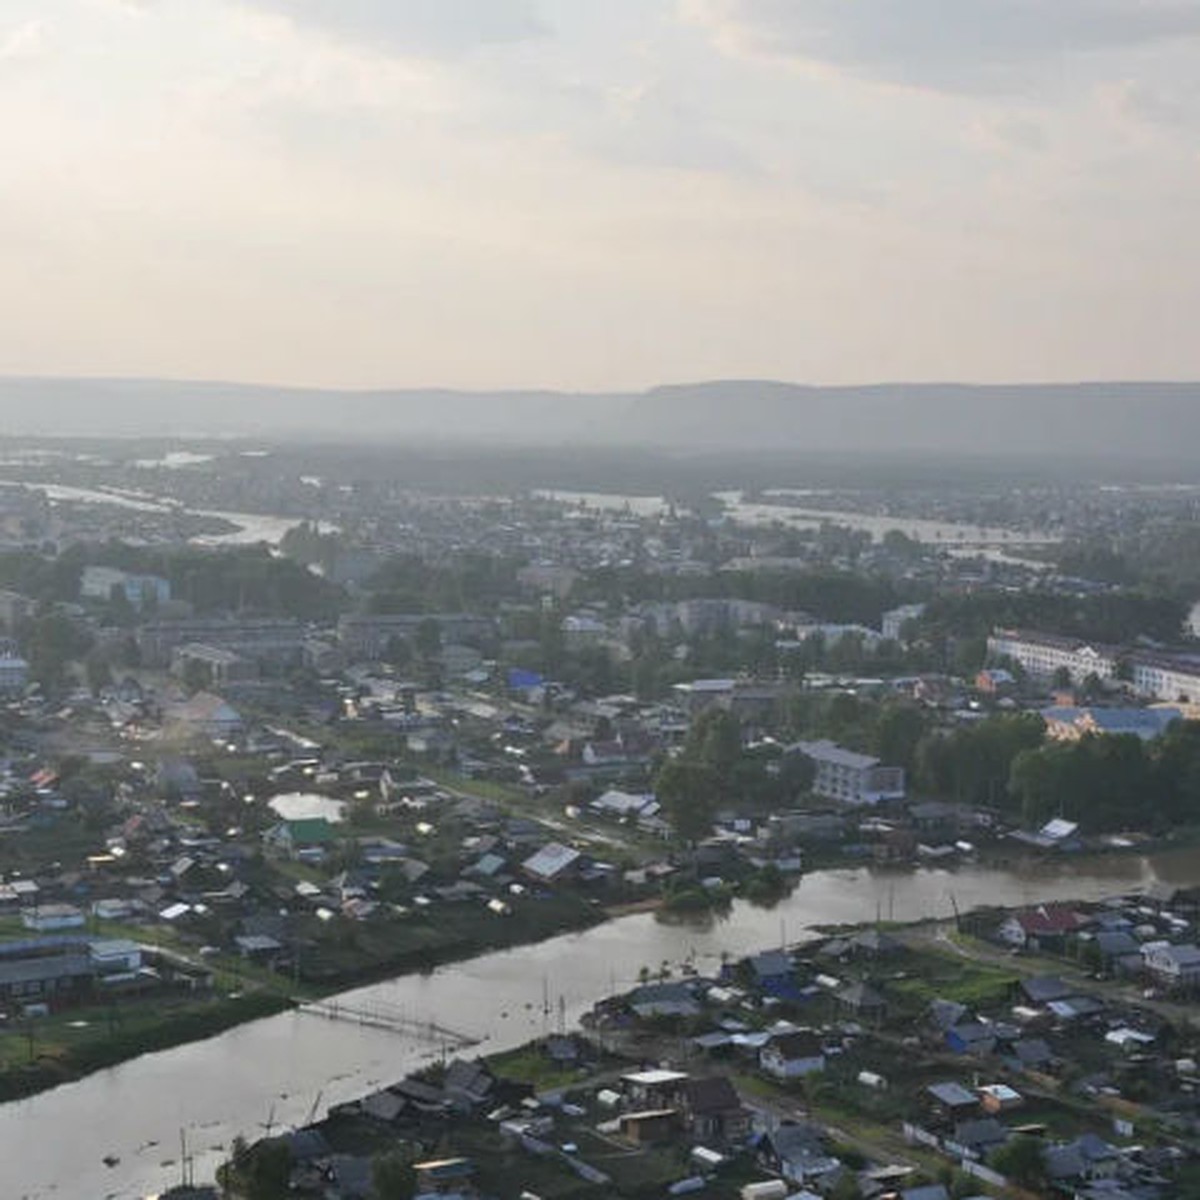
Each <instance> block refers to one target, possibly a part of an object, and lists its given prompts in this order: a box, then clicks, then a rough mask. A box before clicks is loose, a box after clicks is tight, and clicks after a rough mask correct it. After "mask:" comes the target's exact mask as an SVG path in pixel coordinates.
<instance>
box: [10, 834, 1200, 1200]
mask: <svg viewBox="0 0 1200 1200" xmlns="http://www.w3.org/2000/svg"><path fill="white" fill-rule="evenodd" d="M1156 879H1163V880H1166V881H1169V882H1172V883H1176V884H1184V883H1191V884H1194V883H1197V882H1200V852H1195V851H1178V852H1172V853H1170V854H1165V855H1160V856H1157V857H1153V858H1147V857H1139V856H1136V855H1129V856H1122V857H1109V858H1104V859H1100V860H1087V861H1084V860H1080V861H1079V862H1074V863H1072V862H1069V861H1063V862H1059V863H1054V864H1047V863H1040V864H1028V865H1023V866H1020V867H1014V868H1011V869H1004V870H1000V869H994V868H987V867H963V868H960V869H958V870H955V871H943V870H921V871H914V872H885V871H875V870H871V869H867V868H861V869H853V870H830V871H816V872H813V873H812V874H810V875H806V876H805V877H804V878H803V879H802V880H801V881H800V884H799V886H798V887H797V889H796V891H795V892H794V893H793V895H792V896H790V897H789V898H788V899H787V900H785V901H784V902H783V903H781V904H780V905H778V906H777V907H776V908H774V909H771V910H764V909H758V908H754V907H752V906H751V905H748V904H744V903H741V902H739V903H737V904H735V905H734V907H733V909H732V911H731V912H730V914H729V916H728V917H727V918H724V919H721V920H717V921H714V922H710V923H707V924H706V923H700V924H679V925H676V924H664V923H662V922H660V921H658V920H657V919H656V918H655V917H654V915H653V914H649V913H642V914H637V915H633V916H627V917H622V918H620V919H617V920H614V921H610V922H608V923H607V924H605V925H601V926H599V927H597V928H595V929H591V930H588V931H587V932H584V933H578V934H567V935H564V936H561V937H557V938H552V939H550V940H549V941H546V942H542V943H541V944H539V945H534V946H525V947H520V948H517V949H514V950H509V951H504V952H501V953H496V954H486V955H482V956H480V957H478V958H475V959H472V960H470V961H469V962H465V963H460V964H457V965H452V966H447V967H444V968H442V969H440V970H437V971H435V972H433V973H432V974H430V975H424V976H421V975H410V976H405V977H403V978H401V979H397V980H392V981H390V982H387V983H382V984H377V985H374V986H372V987H368V988H362V989H357V990H355V991H353V992H348V993H346V995H345V996H344V997H343V999H344V1000H345V1002H346V1003H348V1004H351V1003H352V1004H356V1005H358V1006H360V1007H361V1006H370V1005H373V1004H374V1005H386V1006H387V1007H388V1009H389V1010H390V1011H396V1010H398V1009H400V1010H403V1012H404V1013H405V1014H406V1015H409V1016H411V1017H414V1018H419V1019H421V1020H429V1019H436V1020H437V1021H438V1022H439V1024H441V1025H442V1026H445V1027H449V1028H450V1029H453V1030H457V1031H461V1032H463V1033H465V1034H470V1035H471V1036H473V1037H477V1038H480V1039H482V1041H483V1044H482V1046H481V1047H480V1052H482V1053H488V1052H494V1051H497V1050H501V1049H505V1048H508V1047H511V1046H514V1045H518V1044H520V1043H522V1042H525V1041H527V1040H529V1039H530V1038H531V1037H534V1036H537V1035H539V1034H541V1033H542V1032H543V1031H545V1030H546V1028H547V1021H549V1023H550V1025H551V1026H556V1025H557V1021H558V1008H559V998H560V997H561V998H562V1006H563V1012H564V1015H565V1017H566V1019H567V1020H568V1021H569V1022H573V1021H575V1020H577V1019H578V1017H579V1016H580V1015H581V1014H582V1013H583V1012H585V1011H586V1010H587V1009H588V1008H589V1007H590V1006H591V1005H592V1004H593V1003H594V1002H595V1001H596V1000H597V999H599V998H601V997H603V996H605V995H608V994H610V993H611V992H612V991H613V990H614V989H621V988H627V987H629V986H630V985H631V984H632V983H633V982H634V981H636V979H637V977H638V973H639V971H640V969H641V968H642V967H643V966H644V967H648V968H650V969H651V970H653V971H657V970H658V968H659V967H660V965H661V964H663V963H664V962H666V963H668V964H671V965H672V966H676V967H677V966H678V965H679V964H680V963H681V962H683V961H684V960H685V959H689V958H691V959H693V960H694V961H696V963H697V964H698V966H699V967H700V969H701V970H704V969H705V967H706V966H708V967H710V968H711V967H712V965H713V964H714V963H715V962H717V961H718V960H719V958H720V956H721V954H722V953H723V952H724V953H729V954H731V955H735V956H740V955H742V954H746V953H748V952H750V951H753V950H756V949H760V948H764V947H770V946H775V945H778V944H780V942H781V940H785V939H786V941H788V942H797V941H802V940H804V939H805V938H806V937H807V936H811V933H810V931H811V928H812V926H814V925H821V924H829V923H842V922H860V921H870V920H874V919H876V917H877V916H879V917H882V918H883V919H885V920H886V919H889V918H894V919H895V920H898V921H901V920H915V919H918V918H921V917H930V916H936V917H946V916H950V915H952V913H953V911H954V906H955V905H956V904H957V906H958V908H959V909H960V910H963V911H965V910H967V909H969V908H972V907H974V906H977V905H980V904H985V903H987V904H1006V905H1019V904H1026V903H1032V902H1036V901H1042V900H1051V899H1056V898H1057V899H1099V898H1101V897H1104V896H1108V895H1113V894H1117V893H1121V892H1128V891H1133V890H1136V889H1138V888H1141V887H1144V886H1145V885H1147V884H1149V883H1151V882H1153V881H1154V880H1156ZM544 997H548V998H549V999H550V1009H551V1013H550V1015H549V1017H547V1016H545V1015H544V1011H543V999H544ZM436 1053H438V1051H437V1050H436V1049H435V1048H433V1047H431V1046H430V1045H429V1044H428V1043H427V1042H423V1041H422V1040H420V1039H418V1038H416V1037H410V1036H408V1035H401V1034H396V1033H391V1032H385V1031H383V1030H380V1029H376V1028H372V1027H364V1026H360V1025H356V1024H348V1023H344V1022H338V1021H330V1020H328V1019H325V1018H322V1017H319V1016H313V1015H310V1014H305V1013H297V1012H289V1013H285V1014H283V1015H281V1016H277V1017H271V1018H268V1019H266V1020H262V1021H256V1022H254V1023H252V1024H249V1025H244V1026H241V1027H240V1028H237V1029H234V1030H231V1031H229V1032H228V1033H225V1034H221V1035H219V1036H217V1037H214V1038H211V1039H209V1040H208V1041H205V1042H197V1043H193V1044H191V1045H187V1046H181V1047H178V1048H177V1049H174V1050H168V1051H164V1052H162V1053H159V1054H151V1055H145V1056H143V1057H142V1058H138V1059H135V1060H133V1061H132V1062H129V1063H126V1064H125V1065H123V1066H120V1067H115V1068H113V1069H111V1070H107V1071H101V1072H99V1073H97V1074H95V1075H93V1076H90V1077H89V1078H87V1079H85V1080H82V1081H80V1082H79V1083H74V1084H68V1085H66V1086H64V1087H60V1088H57V1089H55V1090H54V1091H52V1092H46V1093H44V1094H43V1095H40V1096H35V1097H33V1098H32V1099H30V1100H23V1101H18V1102H14V1103H11V1104H7V1105H4V1106H0V1163H3V1167H0V1171H2V1173H3V1184H4V1186H3V1195H4V1198H5V1200H16V1198H18V1197H21V1198H23V1200H33V1198H34V1197H37V1198H39V1200H40V1198H47V1197H56V1198H59V1200H99V1198H101V1197H108V1198H110V1200H133V1198H135V1197H141V1196H144V1195H147V1194H149V1193H153V1192H156V1191H158V1190H160V1189H162V1188H164V1187H166V1186H168V1185H170V1184H171V1183H173V1182H177V1181H178V1177H179V1176H178V1167H177V1166H176V1160H177V1159H178V1153H179V1152H178V1146H179V1132H180V1130H181V1129H184V1130H186V1132H187V1138H188V1145H189V1150H190V1151H191V1152H192V1153H193V1154H194V1155H195V1163H196V1176H197V1178H198V1179H201V1178H211V1175H212V1171H213V1170H214V1169H215V1167H216V1166H217V1164H218V1163H219V1162H220V1161H221V1159H222V1158H223V1157H224V1155H223V1153H222V1151H223V1149H224V1148H225V1147H227V1146H228V1144H229V1143H230V1141H231V1140H232V1139H233V1137H234V1136H235V1135H236V1134H238V1133H242V1134H244V1135H245V1136H247V1137H248V1138H251V1139H253V1138H254V1137H257V1136H260V1135H261V1133H262V1130H263V1127H264V1125H266V1124H267V1123H268V1122H269V1123H270V1124H271V1125H272V1127H273V1128H274V1129H276V1130H278V1129H280V1128H287V1127H290V1126H294V1125H296V1124H302V1123H304V1122H305V1121H306V1120H307V1119H308V1117H309V1114H310V1113H312V1112H322V1111H324V1109H326V1108H327V1107H328V1106H329V1105H330V1104H336V1103H340V1102H342V1101H345V1100H348V1099H352V1098H354V1097H356V1096H360V1095H362V1094H364V1093H365V1092H366V1091H368V1090H370V1089H372V1088H374V1087H376V1086H380V1085H386V1084H388V1083H391V1082H394V1081H395V1080H396V1079H398V1078H399V1077H400V1076H402V1075H403V1074H405V1073H406V1072H407V1071H409V1070H411V1069H412V1068H414V1067H416V1066H419V1065H421V1064H422V1063H424V1062H427V1061H428V1060H429V1059H430V1058H431V1057H433V1056H434V1055H435V1054H436ZM110 1154H111V1155H116V1156H118V1157H119V1158H120V1160H121V1161H120V1163H119V1164H118V1165H117V1166H115V1167H113V1168H108V1167H106V1166H105V1165H104V1164H103V1162H102V1161H101V1160H102V1159H103V1158H104V1156H105V1155H110Z"/></svg>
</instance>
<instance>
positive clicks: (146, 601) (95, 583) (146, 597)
mask: <svg viewBox="0 0 1200 1200" xmlns="http://www.w3.org/2000/svg"><path fill="white" fill-rule="evenodd" d="M79 594H80V595H81V596H83V597H84V598H85V599H88V600H111V599H112V598H113V596H114V595H117V594H120V595H122V596H124V598H125V599H126V600H128V601H129V603H130V604H132V605H133V607H134V608H136V609H138V610H141V609H143V608H147V607H157V606H159V605H162V604H166V603H167V602H168V601H169V600H170V599H171V585H170V584H169V583H168V582H167V581H166V580H165V579H162V578H160V577H159V576H158V575H131V574H130V573H129V572H127V571H118V570H116V569H115V568H114V567H84V569H83V577H82V579H81V581H80V584H79Z"/></svg>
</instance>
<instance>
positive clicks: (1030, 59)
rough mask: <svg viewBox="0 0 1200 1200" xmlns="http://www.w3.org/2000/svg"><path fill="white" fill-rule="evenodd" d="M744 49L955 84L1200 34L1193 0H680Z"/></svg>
mask: <svg viewBox="0 0 1200 1200" xmlns="http://www.w3.org/2000/svg"><path fill="white" fill-rule="evenodd" d="M680 12H681V14H682V16H683V17H684V19H685V20H688V21H691V22H694V23H698V24H700V25H702V26H703V27H705V28H707V29H708V30H709V31H710V32H711V34H712V36H713V38H714V40H715V41H716V42H717V44H718V45H720V46H722V47H723V48H725V49H728V50H735V51H738V52H741V53H752V54H760V55H773V56H779V57H783V58H793V59H797V60H802V61H808V62H813V63H821V64H826V65H829V66H833V67H836V68H838V69H841V70H845V71H849V72H852V73H854V74H859V75H864V76H868V77H872V78H876V79H880V80H883V81H885V82H889V83H899V84H904V85H909V86H919V87H926V88H931V89H934V90H941V91H951V92H976V91H982V92H1004V91H1009V90H1014V89H1019V88H1021V87H1023V86H1026V85H1028V83H1029V81H1030V79H1031V77H1032V76H1034V75H1035V74H1041V73H1044V72H1045V71H1047V70H1048V69H1051V68H1053V67H1054V66H1055V65H1057V64H1061V63H1062V62H1063V60H1064V59H1066V58H1069V57H1072V56H1075V55H1079V54H1083V53H1088V52H1095V51H1103V50H1122V49H1125V50H1128V49H1133V48H1137V47H1140V46H1145V45H1148V44H1151V43H1155V42H1165V41H1173V40H1179V39H1187V38H1195V37H1197V36H1200V5H1197V4H1196V3H1195V2H1194V0H680Z"/></svg>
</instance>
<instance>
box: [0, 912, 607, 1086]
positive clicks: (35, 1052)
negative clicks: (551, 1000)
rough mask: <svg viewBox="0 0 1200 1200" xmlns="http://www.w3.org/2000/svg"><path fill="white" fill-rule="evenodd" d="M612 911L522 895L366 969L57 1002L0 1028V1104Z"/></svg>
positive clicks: (255, 973)
mask: <svg viewBox="0 0 1200 1200" xmlns="http://www.w3.org/2000/svg"><path fill="white" fill-rule="evenodd" d="M614 915H616V914H613V913H612V912H609V911H608V910H605V909H602V908H599V907H597V906H593V905H590V904H587V903H586V902H583V901H577V899H576V898H574V897H549V898H546V899H543V900H536V901H535V900H531V901H529V903H528V905H526V906H525V907H524V908H523V909H522V911H521V912H520V913H512V914H510V915H509V916H507V917H503V918H493V919H492V920H491V921H490V922H488V923H487V924H486V925H485V924H484V923H483V922H482V921H481V920H480V919H479V918H478V917H477V916H474V915H473V914H466V913H463V914H452V915H451V916H449V917H448V918H443V919H442V920H441V921H439V923H438V928H437V930H436V931H433V932H435V933H436V938H435V939H430V940H424V939H423V940H421V941H420V944H418V945H417V946H415V947H411V948H407V949H401V950H399V951H396V950H394V949H393V951H392V952H384V953H381V954H380V956H379V957H377V958H376V959H374V960H373V961H372V962H371V964H370V965H368V966H357V967H355V968H353V969H346V970H342V971H339V972H338V973H337V974H336V975H335V976H332V977H330V978H328V979H325V980H323V981H314V980H312V979H309V980H307V981H306V982H305V983H303V984H302V985H300V986H296V985H295V984H294V983H293V981H289V980H288V979H286V978H285V977H283V976H282V975H276V974H274V973H272V972H269V971H267V970H265V969H263V968H254V967H251V966H249V965H248V964H246V963H242V962H237V961H234V960H227V961H221V960H218V961H215V962H213V963H211V966H212V967H213V969H214V971H215V973H216V978H217V979H218V980H224V981H225V983H226V987H225V988H223V989H217V990H214V991H212V992H210V993H209V994H208V995H206V996H205V997H204V998H200V999H198V998H196V997H195V996H188V997H179V996H167V997H150V998H146V999H137V1000H129V1001H125V1002H123V1003H113V1002H111V1001H110V1002H109V1003H107V1004H103V1005H99V1004H96V1005H85V1006H80V1007H75V1008H67V1009H64V1010H61V1011H60V1012H57V1013H55V1014H54V1015H52V1016H46V1017H42V1018H37V1019H32V1020H31V1019H26V1020H24V1021H21V1022H20V1023H17V1024H14V1025H12V1026H9V1027H8V1028H7V1029H5V1031H4V1032H3V1033H0V1103H4V1102H7V1101H10V1100H20V1099H26V1098H28V1097H30V1096H35V1095H37V1094H38V1093H40V1092H44V1091H47V1090H49V1089H51V1088H56V1087H59V1086H60V1085H62V1084H64V1083H71V1082H76V1081H78V1080H81V1079H83V1078H84V1077H86V1076H87V1075H89V1074H91V1073H93V1072H96V1071H101V1070H103V1069H105V1068H108V1067H115V1066H118V1065H120V1064H122V1063H126V1062H129V1061H131V1060H133V1059H136V1058H139V1057H141V1056H142V1055H146V1054H153V1053H155V1052H157V1051H161V1050H169V1049H172V1048H175V1047H180V1046H184V1045H187V1044H189V1043H192V1042H199V1041H203V1040H205V1039H207V1038H210V1037H213V1036H215V1035H217V1034H220V1033H224V1032H226V1031H227V1030H230V1029H233V1028H235V1027H236V1026H238V1025H242V1024H245V1023H248V1022H251V1021H257V1020H260V1019H262V1018H264V1017H271V1016H275V1015H277V1014H279V1013H282V1012H286V1011H288V1010H289V1009H291V1008H293V1007H295V1006H296V1004H298V1003H300V1002H303V1001H306V1000H320V999H325V998H329V997H332V996H336V995H340V994H341V993H343V992H345V991H346V990H347V989H350V988H361V987H366V986H371V985H377V984H381V983H385V982H388V981H394V980H398V979H403V978H404V977H405V976H407V975H413V974H422V975H428V974H430V973H431V972H433V971H435V970H437V969H438V968H439V967H445V966H449V965H452V964H455V963H459V962H465V961H468V960H470V959H472V958H476V957H478V956H479V955H481V954H486V953H491V952H496V951H503V950H507V949H512V948H515V947H519V946H524V945H530V944H536V943H539V942H543V941H545V940H547V939H549V938H552V937H557V936H560V935H563V934H569V933H572V932H576V933H578V932H582V931H584V930H587V929H589V928H592V927H593V926H595V925H597V924H600V923H602V922H603V921H605V920H608V919H611V918H612V917H613V916H614ZM114 928H117V931H119V932H120V933H121V934H122V935H123V936H127V937H134V938H136V936H137V930H136V928H133V927H114ZM485 930H486V934H485ZM109 932H113V928H110V929H109Z"/></svg>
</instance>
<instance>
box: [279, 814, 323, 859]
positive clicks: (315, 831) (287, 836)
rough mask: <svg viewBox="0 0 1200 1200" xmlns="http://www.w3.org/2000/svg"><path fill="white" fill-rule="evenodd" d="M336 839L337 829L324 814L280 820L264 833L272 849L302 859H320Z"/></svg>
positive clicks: (286, 856)
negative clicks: (292, 819)
mask: <svg viewBox="0 0 1200 1200" xmlns="http://www.w3.org/2000/svg"><path fill="white" fill-rule="evenodd" d="M336 841H337V829H336V828H335V827H334V825H333V824H331V823H330V822H329V821H328V820H326V818H325V817H305V818H302V819H299V820H295V821H280V822H279V823H278V824H276V825H272V826H271V828H270V829H268V830H267V832H266V833H264V834H263V843H264V845H265V846H266V848H267V849H268V850H270V851H274V852H275V853H276V854H280V855H283V856H284V857H285V858H291V859H295V860H297V861H300V862H305V861H309V862H313V861H315V862H320V861H321V860H322V859H324V857H325V855H326V854H327V853H328V850H329V847H330V846H332V845H333V844H334V843H335V842H336Z"/></svg>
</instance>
